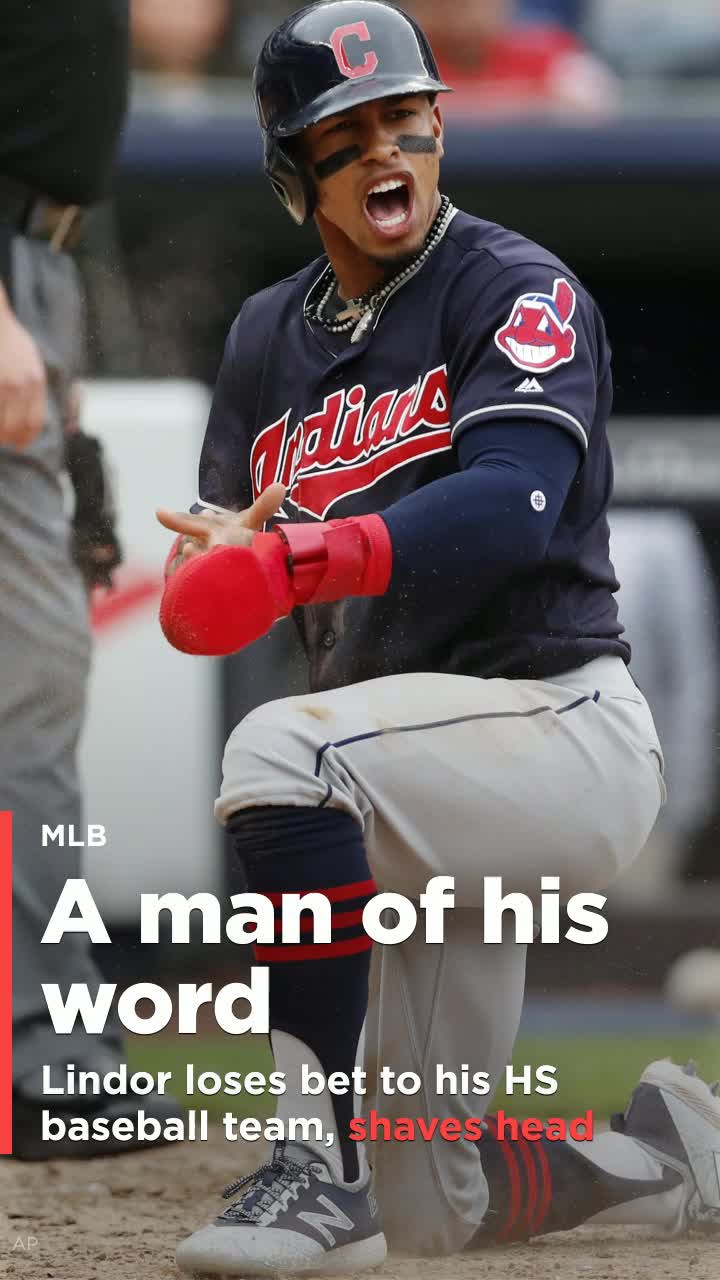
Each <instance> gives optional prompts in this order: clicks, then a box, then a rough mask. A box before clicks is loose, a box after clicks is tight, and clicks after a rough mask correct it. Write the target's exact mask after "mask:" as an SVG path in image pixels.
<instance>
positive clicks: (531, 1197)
mask: <svg viewBox="0 0 720 1280" xmlns="http://www.w3.org/2000/svg"><path fill="white" fill-rule="evenodd" d="M518 1145H519V1147H520V1154H521V1156H522V1159H523V1164H524V1166H525V1173H526V1176H527V1205H526V1208H525V1213H524V1214H523V1218H524V1219H525V1225H526V1227H527V1231H528V1234H529V1235H531V1234H532V1230H533V1223H534V1218H533V1215H534V1213H535V1210H536V1209H537V1203H538V1176H537V1169H536V1166H535V1153H534V1151H533V1147H537V1146H539V1145H540V1144H539V1143H537V1142H528V1140H527V1138H520V1142H519V1143H518Z"/></svg>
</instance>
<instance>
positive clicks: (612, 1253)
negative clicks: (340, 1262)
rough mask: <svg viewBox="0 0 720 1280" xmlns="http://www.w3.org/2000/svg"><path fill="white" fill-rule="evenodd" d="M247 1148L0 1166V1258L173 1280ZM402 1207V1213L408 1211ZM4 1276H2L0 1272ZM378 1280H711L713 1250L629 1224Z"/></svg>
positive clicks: (50, 1278) (18, 1266)
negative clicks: (192, 1235)
mask: <svg viewBox="0 0 720 1280" xmlns="http://www.w3.org/2000/svg"><path fill="white" fill-rule="evenodd" d="M257 1158H258V1147H257V1144H244V1145H243V1144H241V1143H232V1144H228V1143H226V1142H225V1140H224V1138H223V1135H222V1131H221V1130H220V1129H219V1128H212V1129H211V1131H210V1138H209V1140H208V1141H207V1142H204V1143H194V1144H193V1147H192V1151H191V1152H188V1148H187V1146H185V1147H182V1146H177V1147H167V1148H163V1149H159V1150H156V1151H152V1150H151V1151H146V1152H143V1153H142V1154H129V1155H124V1156H121V1157H118V1158H98V1159H97V1160H89V1161H71V1160H57V1161H51V1162H49V1163H47V1164H42V1165H32V1164H30V1165H24V1164H20V1163H16V1162H15V1161H12V1160H3V1161H0V1254H2V1257H3V1258H4V1259H6V1261H7V1262H8V1263H9V1273H10V1274H11V1275H13V1276H17V1277H19V1280H95V1278H96V1277H103V1276H106V1275H111V1276H112V1277H113V1280H170V1278H172V1280H178V1278H179V1275H180V1273H179V1272H178V1270H177V1268H176V1266H175V1263H174V1253H175V1246H176V1244H177V1242H178V1241H179V1240H181V1239H182V1238H183V1237H184V1236H186V1235H187V1234H188V1233H189V1232H190V1231H191V1230H193V1229H194V1228H195V1227H198V1226H200V1225H202V1223H204V1222H206V1221H209V1220H211V1219H212V1217H213V1216H214V1215H215V1214H216V1213H217V1212H218V1211H219V1210H220V1209H221V1207H222V1201H221V1198H220V1193H221V1191H222V1189H223V1187H225V1186H226V1185H227V1184H228V1183H229V1182H231V1181H232V1180H233V1179H234V1178H235V1177H237V1176H240V1175H242V1174H243V1173H246V1172H250V1171H251V1170H252V1169H253V1168H254V1167H255V1166H256V1165H257ZM410 1211H411V1209H410V1207H409V1212H410ZM0 1271H2V1272H3V1273H4V1274H6V1273H5V1271H4V1268H0ZM375 1274H377V1275H378V1276H379V1277H382V1278H383V1280H414V1278H415V1277H416V1276H420V1277H423V1278H427V1280H475V1277H478V1280H480V1278H481V1277H482V1280H535V1278H536V1277H548V1276H549V1277H552V1278H553V1280H718V1276H719V1275H720V1244H718V1243H717V1242H713V1241H712V1240H711V1239H708V1238H704V1237H702V1236H699V1237H698V1236H694V1237H682V1238H680V1239H674V1240H669V1239H668V1238H667V1237H664V1236H661V1235H658V1234H657V1233H653V1232H649V1231H647V1230H645V1229H640V1228H632V1229H630V1228H619V1227H613V1228H611V1229H610V1228H607V1229H606V1228H602V1229H601V1228H587V1227H585V1228H581V1229H579V1230H576V1231H572V1232H568V1233H565V1234H558V1235H554V1236H548V1237H545V1238H544V1239H542V1240H538V1241H537V1242H536V1243H534V1244H531V1245H514V1246H510V1247H506V1248H501V1249H493V1250H488V1251H486V1252H483V1253H476V1254H464V1255H461V1256H455V1257H452V1258H423V1259H417V1258H404V1257H400V1256H391V1257H390V1258H389V1260H388V1262H387V1263H386V1264H385V1266H384V1267H382V1268H381V1269H380V1270H379V1272H377V1273H375Z"/></svg>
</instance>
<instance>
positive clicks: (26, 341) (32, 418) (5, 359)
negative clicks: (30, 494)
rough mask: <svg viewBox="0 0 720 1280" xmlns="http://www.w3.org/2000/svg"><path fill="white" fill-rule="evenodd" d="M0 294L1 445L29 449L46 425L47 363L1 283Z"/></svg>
mask: <svg viewBox="0 0 720 1280" xmlns="http://www.w3.org/2000/svg"><path fill="white" fill-rule="evenodd" d="M0 294H1V296H0V445H4V446H5V447H7V448H11V449H27V447H28V445H29V444H32V442H33V440H34V439H35V438H36V436H38V435H39V434H40V432H41V431H42V429H43V426H44V425H45V405H46V381H45V366H44V364H43V360H42V356H41V355H40V352H39V351H38V349H37V347H36V345H35V342H34V341H33V339H32V338H31V336H30V334H29V333H28V331H27V329H24V328H23V326H22V325H21V324H20V322H19V321H18V320H17V318H16V317H15V315H14V313H13V311H12V309H11V308H10V306H9V304H8V303H7V300H6V299H5V296H4V291H2V287H1V286H0Z"/></svg>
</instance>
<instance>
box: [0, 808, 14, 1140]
mask: <svg viewBox="0 0 720 1280" xmlns="http://www.w3.org/2000/svg"><path fill="white" fill-rule="evenodd" d="M11 1152H12V814H11V813H7V812H2V813H0V1155H2V1156H9V1155H10V1154H11Z"/></svg>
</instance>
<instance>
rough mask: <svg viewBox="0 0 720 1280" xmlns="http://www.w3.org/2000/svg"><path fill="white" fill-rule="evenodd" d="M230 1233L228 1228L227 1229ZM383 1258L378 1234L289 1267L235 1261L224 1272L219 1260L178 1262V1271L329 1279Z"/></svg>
mask: <svg viewBox="0 0 720 1280" xmlns="http://www.w3.org/2000/svg"><path fill="white" fill-rule="evenodd" d="M229 1230H230V1231H232V1228H229ZM386 1258H387V1243H386V1241H385V1236H384V1235H382V1234H379V1235H376V1236H370V1237H369V1238H368V1239H367V1240H356V1241H354V1242H353V1243H352V1244H345V1245H338V1246H337V1248H334V1249H328V1251H327V1253H325V1254H322V1255H320V1256H319V1257H316V1258H308V1259H304V1260H302V1261H299V1262H297V1263H293V1262H292V1261H291V1260H290V1259H288V1258H283V1259H278V1258H275V1259H274V1260H273V1259H270V1258H268V1259H264V1258H258V1257H255V1258H250V1257H246V1258H238V1259H237V1261H236V1262H233V1264H232V1266H230V1268H228V1262H227V1260H225V1261H221V1260H220V1259H219V1258H217V1259H213V1261H211V1262H207V1263H200V1264H199V1265H198V1263H194V1264H184V1263H183V1262H181V1261H180V1260H179V1259H178V1265H179V1266H180V1269H181V1270H183V1271H185V1273H186V1275H190V1276H192V1277H193V1280H208V1277H212V1280H238V1276H248V1277H252V1276H278V1275H282V1276H296V1275H323V1276H332V1275H339V1274H341V1273H346V1272H348V1271H355V1272H358V1271H368V1270H370V1269H371V1268H372V1267H379V1266H381V1264H382V1263H383V1262H384V1261H385V1259H386Z"/></svg>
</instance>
